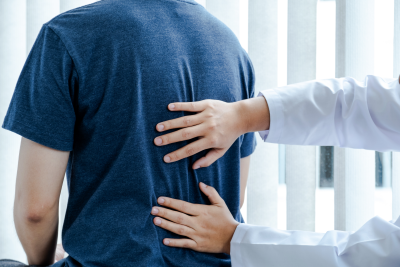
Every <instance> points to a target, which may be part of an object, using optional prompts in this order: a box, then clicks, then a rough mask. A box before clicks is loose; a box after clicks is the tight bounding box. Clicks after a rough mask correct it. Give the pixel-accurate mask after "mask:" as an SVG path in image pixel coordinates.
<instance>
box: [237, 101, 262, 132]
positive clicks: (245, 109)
mask: <svg viewBox="0 0 400 267" xmlns="http://www.w3.org/2000/svg"><path fill="white" fill-rule="evenodd" d="M236 104H237V105H238V110H239V124H240V126H239V129H240V130H241V131H242V134H245V133H249V132H258V131H265V130H269V125H270V113H269V107H268V103H267V101H266V100H265V98H264V97H256V98H251V99H247V100H242V101H238V102H236Z"/></svg>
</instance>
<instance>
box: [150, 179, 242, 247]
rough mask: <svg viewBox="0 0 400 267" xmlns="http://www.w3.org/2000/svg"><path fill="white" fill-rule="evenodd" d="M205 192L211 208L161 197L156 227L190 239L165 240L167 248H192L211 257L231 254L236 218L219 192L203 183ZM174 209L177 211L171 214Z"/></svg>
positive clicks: (155, 213)
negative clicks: (213, 254)
mask: <svg viewBox="0 0 400 267" xmlns="http://www.w3.org/2000/svg"><path fill="white" fill-rule="evenodd" d="M200 189H201V191H202V192H203V193H204V194H205V195H206V196H207V197H208V198H209V200H210V202H211V205H200V204H191V203H188V202H185V201H181V200H175V199H171V198H167V197H160V198H159V199H158V204H160V205H161V206H164V207H167V208H169V209H167V208H163V207H153V209H152V211H151V214H152V215H155V216H158V217H155V218H154V220H153V222H154V224H155V225H157V226H159V227H161V228H164V229H165V230H168V231H171V232H173V233H175V234H178V235H181V236H185V237H187V238H182V239H171V238H165V239H164V240H163V243H164V245H166V246H169V247H178V248H189V249H192V250H195V251H199V252H207V253H227V254H229V253H230V242H231V240H232V237H233V234H234V233H235V231H236V227H237V226H238V225H239V223H238V222H237V221H236V220H235V219H234V218H233V216H232V214H231V213H230V211H229V209H228V207H227V206H226V204H225V201H224V200H223V199H222V198H221V197H220V196H219V194H218V193H217V191H216V190H215V189H214V188H213V187H211V186H207V185H205V184H203V183H200ZM171 209H174V210H171Z"/></svg>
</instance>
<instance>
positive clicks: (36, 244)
mask: <svg viewBox="0 0 400 267" xmlns="http://www.w3.org/2000/svg"><path fill="white" fill-rule="evenodd" d="M14 223H15V228H16V230H17V234H18V237H19V239H20V241H21V244H22V246H23V248H24V250H25V252H26V255H27V258H28V263H29V264H30V265H44V266H48V265H51V264H53V263H54V257H55V251H56V246H57V234H58V206H57V207H52V208H51V209H50V211H49V212H47V214H45V215H41V213H40V211H39V212H33V213H29V212H27V211H26V209H25V208H24V207H23V205H21V204H19V203H15V205H14Z"/></svg>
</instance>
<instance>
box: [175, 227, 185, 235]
mask: <svg viewBox="0 0 400 267" xmlns="http://www.w3.org/2000/svg"><path fill="white" fill-rule="evenodd" d="M185 232H186V231H185V228H183V227H179V228H178V230H177V234H178V235H185Z"/></svg>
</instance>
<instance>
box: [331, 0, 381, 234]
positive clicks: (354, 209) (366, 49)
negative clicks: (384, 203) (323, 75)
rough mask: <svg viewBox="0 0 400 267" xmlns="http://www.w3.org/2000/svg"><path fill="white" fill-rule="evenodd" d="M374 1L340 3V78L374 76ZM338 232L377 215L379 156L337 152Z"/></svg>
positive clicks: (338, 50) (349, 229) (337, 32)
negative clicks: (376, 173) (375, 192)
mask: <svg viewBox="0 0 400 267" xmlns="http://www.w3.org/2000/svg"><path fill="white" fill-rule="evenodd" d="M373 39H374V0H354V1H348V0H347V1H346V0H337V1H336V77H344V76H351V77H354V78H356V79H358V80H360V81H363V80H364V78H365V76H366V75H368V74H373V73H374V42H371V40H373ZM334 165H335V167H334V180H335V229H336V230H347V231H354V230H356V229H358V228H359V227H361V226H362V224H364V223H365V222H366V221H367V220H368V219H370V218H371V217H373V215H374V190H375V152H374V151H366V150H357V149H344V148H337V147H336V148H335V161H334Z"/></svg>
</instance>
